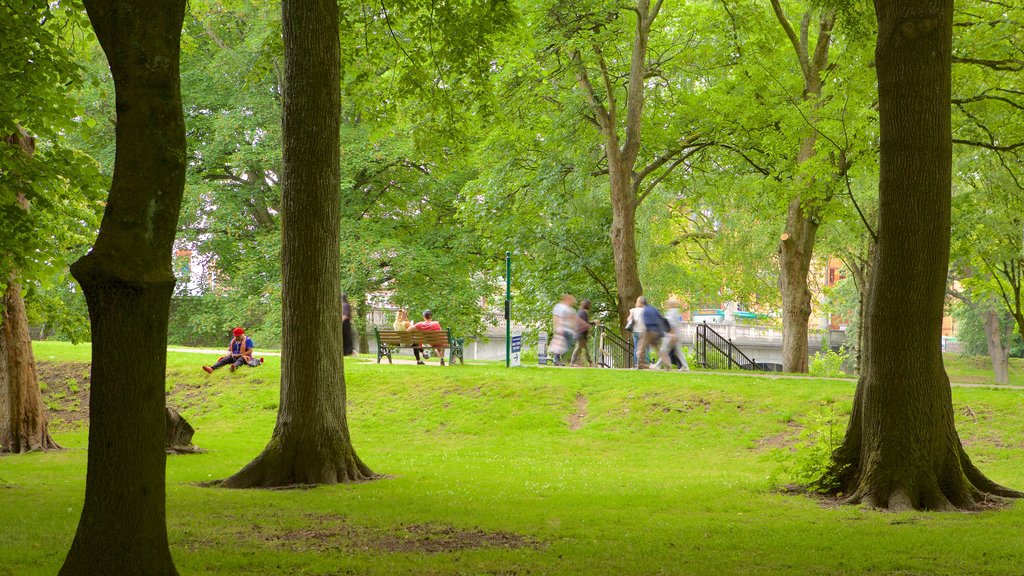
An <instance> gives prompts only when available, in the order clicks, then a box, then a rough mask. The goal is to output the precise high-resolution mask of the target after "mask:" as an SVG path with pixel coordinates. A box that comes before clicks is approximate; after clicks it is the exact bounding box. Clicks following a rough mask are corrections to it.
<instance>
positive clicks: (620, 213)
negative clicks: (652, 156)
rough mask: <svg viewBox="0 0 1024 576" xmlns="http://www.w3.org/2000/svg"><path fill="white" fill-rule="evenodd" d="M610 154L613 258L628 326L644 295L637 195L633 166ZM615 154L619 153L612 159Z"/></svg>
mask: <svg viewBox="0 0 1024 576" xmlns="http://www.w3.org/2000/svg"><path fill="white" fill-rule="evenodd" d="M614 152H615V151H609V153H608V166H609V185H610V186H611V199H612V227H611V231H610V232H609V235H610V236H611V241H612V257H613V261H614V264H615V288H616V291H617V292H618V300H619V301H618V311H619V328H620V329H623V330H624V329H625V326H626V320H627V319H628V318H629V310H630V309H631V308H632V307H633V306H634V305H635V304H636V299H637V298H638V297H639V296H640V295H641V294H643V286H641V284H640V270H639V267H638V265H637V255H636V194H635V193H634V191H633V181H632V171H633V168H632V165H629V166H627V165H625V162H623V161H622V160H620V159H618V158H617V156H618V154H614ZM613 156H616V157H615V158H613Z"/></svg>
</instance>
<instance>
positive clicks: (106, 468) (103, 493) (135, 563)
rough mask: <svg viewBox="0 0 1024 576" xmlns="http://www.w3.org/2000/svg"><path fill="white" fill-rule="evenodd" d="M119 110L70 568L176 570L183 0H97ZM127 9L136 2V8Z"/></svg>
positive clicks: (100, 242)
mask: <svg viewBox="0 0 1024 576" xmlns="http://www.w3.org/2000/svg"><path fill="white" fill-rule="evenodd" d="M85 6H86V9H87V10H88V13H89V19H90V21H91V22H92V25H93V28H94V30H95V31H96V36H97V38H98V39H99V41H100V45H101V46H102V47H103V51H104V52H105V53H106V55H107V60H108V62H109V64H110V70H111V73H112V75H113V78H114V87H115V98H116V104H117V106H116V108H117V128H116V138H117V140H116V142H117V151H116V155H115V161H114V178H113V182H112V183H111V188H110V197H109V199H108V201H107V207H106V212H105V213H104V215H103V222H102V224H101V226H100V231H99V236H98V237H97V239H96V244H95V245H94V246H93V249H92V251H91V252H90V253H89V254H88V255H86V256H85V257H83V258H81V259H80V260H78V261H77V262H75V263H74V264H73V265H72V267H71V272H72V274H73V275H74V277H75V278H76V279H77V280H78V282H79V284H81V286H82V291H83V292H84V293H85V298H86V302H87V304H88V306H89V319H90V322H91V327H92V379H91V388H90V393H89V463H88V470H87V472H86V487H85V505H84V507H83V509H82V517H81V520H80V521H79V524H78V531H77V532H76V533H75V540H74V542H73V543H72V545H71V550H70V552H68V556H67V559H66V560H65V561H64V566H63V567H62V568H61V571H60V573H61V574H62V575H65V574H66V575H70V574H90V575H98V574H99V575H102V574H111V575H115V574H116V575H126V574H140V575H141V574H146V575H154V574H156V575H162V574H177V571H176V570H175V568H174V562H173V561H172V559H171V554H170V550H169V549H168V547H167V527H166V522H165V512H164V500H165V487H164V482H165V474H164V467H165V463H166V454H165V452H164V438H165V433H166V431H165V426H164V390H165V388H164V378H165V372H166V361H167V352H166V350H167V313H168V308H169V304H170V298H171V292H172V290H173V289H174V274H173V272H172V269H171V250H172V245H173V242H174V235H175V230H176V227H177V224H178V211H179V209H180V207H181V197H182V191H183V188H184V184H185V151H186V150H185V126H184V120H183V118H182V109H181V93H180V89H179V71H178V62H179V55H180V52H179V43H180V36H181V26H182V22H183V19H184V13H185V2H184V0H137V1H136V2H134V3H133V4H131V5H122V4H117V3H110V2H105V1H102V0H86V1H85ZM126 6H127V8H126Z"/></svg>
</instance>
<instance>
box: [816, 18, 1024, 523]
mask: <svg viewBox="0 0 1024 576" xmlns="http://www.w3.org/2000/svg"><path fill="white" fill-rule="evenodd" d="M875 10H876V14H877V17H878V44H877V48H876V53H875V55H876V63H877V70H878V86H879V117H880V128H881V139H880V147H881V170H880V180H879V184H880V185H879V195H880V213H879V221H880V225H879V239H878V258H877V261H876V269H875V272H874V275H873V281H872V288H871V294H870V301H869V303H868V310H867V316H868V321H869V326H868V334H867V336H868V347H869V355H868V362H867V365H866V367H865V368H866V369H865V371H864V372H863V373H862V374H861V377H860V381H859V382H858V385H857V392H856V394H855V396H854V406H853V413H852V415H851V418H850V425H849V428H848V429H847V434H846V438H845V440H844V443H843V445H842V446H841V447H840V448H839V449H838V450H837V451H836V453H835V454H834V455H833V465H832V470H831V473H830V475H829V476H831V479H832V480H834V481H835V482H830V481H829V476H826V478H825V479H823V482H824V483H827V484H829V485H830V487H831V488H832V489H833V490H835V491H837V492H841V493H844V494H849V495H850V496H849V497H848V498H847V502H850V503H866V504H868V505H871V506H874V507H880V508H888V509H892V510H905V509H929V510H950V509H970V508H973V507H975V505H976V504H977V503H978V502H979V501H980V500H981V499H983V498H986V497H988V496H990V495H1002V496H1015V497H1017V496H1024V494H1021V493H1019V492H1016V491H1013V490H1009V489H1007V488H1003V487H1002V486H999V485H997V484H995V483H993V482H992V481H990V480H988V479H987V478H986V477H985V476H984V475H983V474H982V473H981V472H980V471H978V469H977V468H975V467H974V466H973V465H972V464H971V461H970V458H969V457H968V456H967V454H966V453H965V452H964V449H963V447H962V445H961V443H960V439H959V437H958V435H957V432H956V428H955V425H954V421H953V403H952V394H951V391H950V386H949V379H948V377H947V376H946V372H945V370H944V368H943V365H942V354H941V350H940V339H941V330H942V314H943V304H944V300H945V286H946V270H947V266H948V261H949V236H950V187H951V165H952V143H951V133H950V110H949V101H950V61H951V42H952V40H951V39H952V17H953V0H876V2H875ZM908 318H910V319H913V321H912V322H908V321H907V319H908Z"/></svg>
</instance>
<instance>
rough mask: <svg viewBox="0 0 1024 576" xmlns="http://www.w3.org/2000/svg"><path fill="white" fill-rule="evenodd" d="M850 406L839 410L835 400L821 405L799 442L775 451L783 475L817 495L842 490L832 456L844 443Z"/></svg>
mask: <svg viewBox="0 0 1024 576" xmlns="http://www.w3.org/2000/svg"><path fill="white" fill-rule="evenodd" d="M849 414H850V410H849V407H848V406H844V407H838V406H837V405H836V402H835V401H834V400H832V399H828V400H825V401H823V402H821V404H820V405H819V409H818V411H817V412H814V413H810V414H808V415H807V416H806V417H805V418H804V421H803V422H801V424H802V427H801V429H800V433H799V434H798V435H797V439H796V442H795V443H794V444H792V445H791V446H790V447H789V448H782V449H778V450H776V451H775V454H774V457H775V459H776V460H778V461H779V462H780V463H781V465H782V466H781V472H782V473H783V474H784V475H785V476H788V477H790V478H792V479H793V480H794V481H795V482H796V483H797V484H799V485H801V486H804V487H807V488H810V489H811V490H814V491H815V492H821V493H826V492H833V491H835V490H836V489H837V488H838V478H837V477H836V474H838V473H839V472H841V470H836V469H833V467H832V453H833V452H835V450H836V448H838V447H839V446H840V445H841V444H842V442H843V432H844V430H845V427H846V420H847V418H848V417H849Z"/></svg>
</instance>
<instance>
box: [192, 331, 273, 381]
mask: <svg viewBox="0 0 1024 576" xmlns="http://www.w3.org/2000/svg"><path fill="white" fill-rule="evenodd" d="M231 334H232V335H233V338H231V341H230V342H228V355H227V356H221V357H220V359H219V360H217V362H216V363H215V364H214V365H213V366H203V370H205V371H206V372H208V373H212V372H213V371H214V370H216V369H217V368H220V367H222V366H229V365H230V366H231V371H232V372H234V371H235V370H237V369H238V367H239V366H241V365H242V364H248V365H249V366H253V367H256V366H259V365H260V364H262V363H263V359H262V358H260V359H256V358H253V357H252V339H251V338H249V337H248V336H246V335H245V330H243V329H241V328H235V329H234V330H232V331H231Z"/></svg>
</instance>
